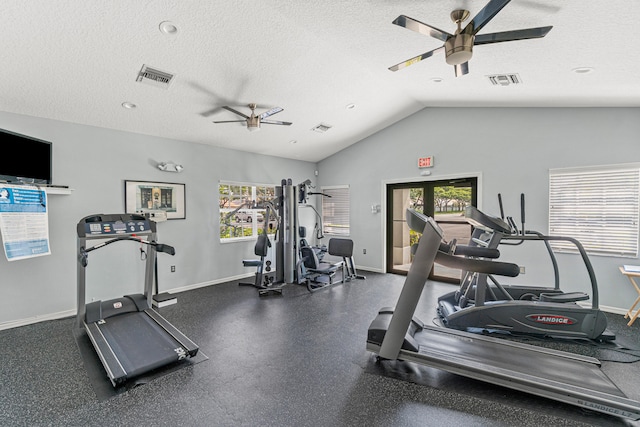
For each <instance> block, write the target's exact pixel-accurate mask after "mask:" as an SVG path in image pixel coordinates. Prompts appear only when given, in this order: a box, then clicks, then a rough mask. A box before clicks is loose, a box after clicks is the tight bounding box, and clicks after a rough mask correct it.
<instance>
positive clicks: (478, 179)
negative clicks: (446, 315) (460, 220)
mask: <svg viewBox="0 0 640 427" xmlns="http://www.w3.org/2000/svg"><path fill="white" fill-rule="evenodd" d="M465 178H476V185H477V188H476V196H477V206H476V207H477V208H478V209H479V210H483V206H482V200H483V193H482V187H483V185H482V172H467V173H456V174H451V175H438V176H432V175H428V176H420V177H410V178H396V179H388V180H383V181H382V185H381V188H380V200H381V201H382V203H381V204H380V208H381V212H380V213H381V222H382V235H381V238H382V260H381V261H382V263H381V265H382V272H383V273H388V271H387V248H388V245H387V228H388V222H387V214H388V212H387V203H388V201H387V186H388V185H390V184H405V183H406V184H409V183H420V182H429V181H447V180H449V181H450V180H454V179H465Z"/></svg>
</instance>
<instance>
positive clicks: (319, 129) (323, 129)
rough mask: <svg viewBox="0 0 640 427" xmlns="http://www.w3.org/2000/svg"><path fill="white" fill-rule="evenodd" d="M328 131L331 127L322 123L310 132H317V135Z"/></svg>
mask: <svg viewBox="0 0 640 427" xmlns="http://www.w3.org/2000/svg"><path fill="white" fill-rule="evenodd" d="M329 129H331V125H327V124H324V123H320V124H319V125H318V126H316V127H314V128H311V130H312V131H314V132H318V133H325V132H326V131H328V130H329Z"/></svg>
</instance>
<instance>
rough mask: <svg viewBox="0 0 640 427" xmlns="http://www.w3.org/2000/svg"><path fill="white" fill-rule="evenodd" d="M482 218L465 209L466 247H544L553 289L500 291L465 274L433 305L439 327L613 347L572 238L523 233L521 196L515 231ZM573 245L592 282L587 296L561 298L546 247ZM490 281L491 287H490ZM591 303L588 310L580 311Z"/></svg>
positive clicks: (502, 222)
mask: <svg viewBox="0 0 640 427" xmlns="http://www.w3.org/2000/svg"><path fill="white" fill-rule="evenodd" d="M498 198H499V202H500V211H501V218H497V217H493V216H489V215H486V214H484V213H483V212H481V211H480V210H478V209H476V208H475V207H473V206H469V207H467V208H466V209H465V217H466V219H467V221H468V222H469V223H470V224H471V225H472V226H473V227H474V231H473V233H472V237H471V241H470V246H479V247H485V248H490V249H497V248H498V246H499V245H501V244H503V245H505V244H510V245H520V244H523V243H524V242H526V241H542V242H544V244H545V246H546V248H547V251H548V253H549V256H550V258H551V262H552V264H553V270H554V275H555V284H554V286H553V287H542V286H518V285H502V284H501V283H500V282H499V281H498V280H496V279H495V278H494V277H493V276H492V275H490V274H485V273H478V272H469V271H467V272H464V273H463V279H462V280H461V284H460V288H459V289H458V290H457V291H455V292H450V293H448V294H446V295H443V296H441V297H440V298H439V299H438V315H439V317H440V320H441V321H442V323H443V324H444V326H446V327H449V328H453V329H460V330H478V329H479V330H481V331H505V332H511V333H517V334H529V335H537V336H544V337H560V338H587V339H592V340H596V341H612V340H614V339H615V335H614V334H613V333H611V332H610V331H608V330H607V318H606V316H605V314H604V313H603V312H602V311H601V310H600V309H599V308H598V284H597V280H596V277H595V273H594V271H593V267H592V265H591V262H590V260H589V257H588V255H587V253H586V251H585V250H584V247H583V246H582V244H581V243H580V242H579V241H577V240H576V239H573V238H571V237H565V236H546V235H543V234H542V233H539V232H536V231H532V230H526V228H525V225H524V224H525V221H524V194H522V195H521V223H522V229H521V230H518V228H517V226H516V224H515V221H513V219H512V218H511V217H508V218H507V221H508V222H505V220H504V211H503V208H502V198H501V196H500V195H498ZM553 240H561V241H567V242H570V243H572V244H573V245H574V246H575V247H576V249H577V250H578V252H579V253H580V255H581V257H582V260H583V262H584V265H585V267H586V269H587V272H588V275H589V278H590V281H591V295H589V294H587V293H585V292H570V293H565V292H563V291H562V290H561V289H560V281H559V272H558V264H557V260H556V258H555V254H554V253H553V250H552V248H551V246H550V244H549V242H550V241H553ZM489 281H491V284H489ZM589 299H590V300H591V307H586V306H584V305H579V304H578V302H580V301H587V300H589Z"/></svg>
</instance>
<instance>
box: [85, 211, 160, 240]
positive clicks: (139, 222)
mask: <svg viewBox="0 0 640 427" xmlns="http://www.w3.org/2000/svg"><path fill="white" fill-rule="evenodd" d="M155 231H156V230H155V222H153V221H151V220H150V219H149V218H147V217H146V216H144V215H139V214H111V215H91V216H88V217H85V218H83V219H82V220H80V222H79V223H78V237H88V236H91V237H97V236H112V235H123V234H124V235H133V234H150V233H153V232H155Z"/></svg>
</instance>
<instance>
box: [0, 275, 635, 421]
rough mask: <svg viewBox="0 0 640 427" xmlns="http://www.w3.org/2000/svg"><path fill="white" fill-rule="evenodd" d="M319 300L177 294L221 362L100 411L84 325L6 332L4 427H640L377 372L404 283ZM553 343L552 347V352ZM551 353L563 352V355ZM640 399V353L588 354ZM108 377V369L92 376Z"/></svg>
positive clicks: (344, 289) (455, 381) (397, 280)
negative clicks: (386, 326) (370, 340)
mask: <svg viewBox="0 0 640 427" xmlns="http://www.w3.org/2000/svg"><path fill="white" fill-rule="evenodd" d="M361 273H365V274H366V276H367V279H366V280H355V281H352V282H350V283H346V284H344V285H336V286H334V287H332V288H330V289H325V290H322V291H319V292H315V293H313V294H311V293H309V292H308V291H307V289H306V287H304V286H296V285H289V286H287V287H286V288H285V290H284V295H283V296H282V297H278V296H272V297H262V298H261V297H259V296H258V294H257V290H256V289H254V288H252V287H244V286H238V285H237V282H233V283H227V284H222V285H216V286H210V287H207V288H202V289H198V290H194V291H189V292H184V293H181V294H178V295H177V296H178V304H177V305H172V306H168V307H164V308H162V309H160V312H161V314H162V315H163V316H165V317H166V318H167V319H168V320H169V321H170V322H172V323H173V324H174V325H175V326H177V327H178V328H179V329H180V330H181V331H183V332H184V333H185V334H186V335H187V336H189V337H190V338H191V339H193V340H194V341H195V342H196V343H198V344H199V346H200V348H201V351H202V352H204V353H205V354H206V355H207V356H208V357H209V359H208V360H205V361H202V362H200V363H197V364H193V365H190V366H187V367H185V368H182V369H179V370H177V371H174V372H171V373H168V374H166V375H164V376H161V377H159V378H157V379H155V380H153V381H151V382H149V383H148V384H145V385H141V386H139V387H135V388H131V389H129V390H124V391H121V392H120V393H117V394H115V395H114V396H113V397H112V398H110V399H106V400H104V399H100V398H98V395H97V393H96V391H95V388H94V386H93V384H92V381H91V379H90V377H89V375H88V372H89V371H91V369H92V368H91V367H87V369H85V366H84V364H83V358H82V357H81V352H80V350H79V347H78V345H77V344H76V341H75V339H74V334H73V331H72V328H73V319H62V320H57V321H47V322H42V323H38V324H34V325H29V326H25V327H20V328H15V329H10V330H5V331H0V358H1V360H2V363H1V364H0V384H1V388H0V425H1V426H129V425H144V426H147V425H148V426H151V425H153V426H165V425H166V426H176V425H180V426H296V427H298V426H542V425H544V426H587V425H598V426H620V425H636V424H637V423H631V422H628V421H625V420H622V419H619V418H615V417H611V416H608V415H604V414H599V413H594V412H590V411H584V410H581V409H579V408H577V407H574V406H570V405H565V404H561V403H558V402H555V401H551V400H548V399H544V398H539V397H535V396H531V395H528V394H525V393H520V392H516V391H512V390H509V389H506V388H502V387H498V386H492V385H490V384H486V383H483V382H480V381H475V380H471V379H467V378H462V377H459V376H456V375H453V374H449V373H446V372H442V371H438V370H436V369H433V368H429V367H425V366H418V365H413V364H411V363H408V362H391V361H384V362H381V363H378V362H376V358H375V356H374V355H373V354H371V353H369V352H367V350H366V347H365V342H366V335H367V329H368V327H369V324H370V322H371V320H373V318H374V317H375V316H376V314H377V311H378V309H379V308H381V307H384V306H393V305H395V302H396V299H397V296H398V295H399V293H400V289H401V287H402V284H403V282H404V277H402V276H394V275H383V274H376V273H370V272H361ZM451 289H452V285H446V284H440V283H429V284H428V286H427V287H426V288H425V291H424V292H423V295H422V298H421V301H420V304H419V306H418V309H417V311H416V315H417V316H418V317H420V318H421V319H422V320H423V321H424V322H426V323H428V322H430V321H431V319H433V318H434V317H435V313H436V312H435V305H436V303H435V301H436V298H437V297H438V296H439V295H441V294H443V293H445V292H448V291H450V290H451ZM608 318H609V319H610V322H609V323H610V325H611V327H612V329H614V330H615V332H616V333H617V334H618V337H619V340H620V342H623V343H624V344H625V345H626V346H627V347H630V348H632V349H635V348H640V335H639V334H638V332H639V330H638V328H639V327H640V324H637V323H636V324H635V325H633V326H632V327H627V326H626V323H625V321H624V320H623V319H622V316H617V315H608ZM545 345H546V344H545ZM549 345H560V346H563V344H557V343H552V344H549ZM569 347H570V348H571V349H572V351H576V352H581V353H583V354H588V353H593V354H595V355H597V356H604V357H603V360H612V361H604V362H603V368H602V369H603V370H604V371H605V372H606V373H607V374H608V375H609V376H610V377H611V378H612V379H613V380H614V381H615V382H616V384H618V386H619V387H620V388H621V389H622V390H623V391H624V392H625V393H626V394H627V396H628V397H630V398H633V399H636V400H640V392H638V391H637V390H638V387H639V385H640V369H639V367H638V364H637V363H635V361H636V360H638V357H636V355H637V354H639V353H640V352H637V351H636V352H633V351H631V352H628V353H627V354H623V353H621V352H620V351H618V350H616V351H614V350H602V349H597V348H595V349H594V348H591V347H588V346H585V345H580V344H575V345H569ZM93 368H95V367H93Z"/></svg>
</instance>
